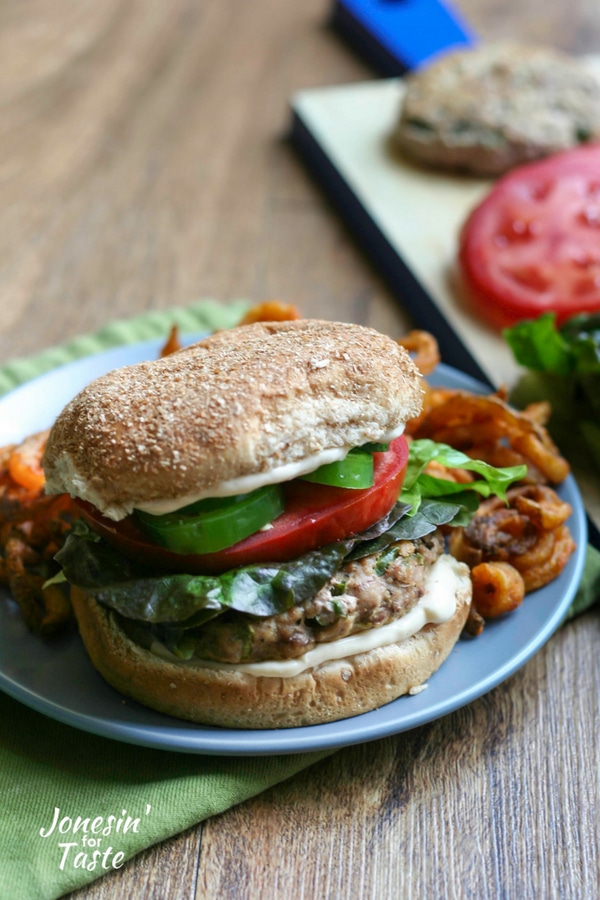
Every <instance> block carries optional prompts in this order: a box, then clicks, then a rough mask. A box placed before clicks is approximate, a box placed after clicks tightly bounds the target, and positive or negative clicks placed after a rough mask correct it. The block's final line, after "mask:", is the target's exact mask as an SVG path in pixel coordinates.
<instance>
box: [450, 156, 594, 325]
mask: <svg viewBox="0 0 600 900" xmlns="http://www.w3.org/2000/svg"><path fill="white" fill-rule="evenodd" d="M459 262H460V268H461V272H462V276H463V281H464V285H465V288H466V294H467V299H468V300H469V301H470V302H471V304H472V305H473V306H474V307H475V308H476V310H477V311H478V312H479V314H480V315H481V316H482V317H483V318H485V319H487V320H488V321H489V322H491V324H492V325H494V326H495V327H500V328H502V327H504V326H506V325H512V324H514V323H515V322H518V321H520V320H522V319H532V318H537V316H539V315H541V313H544V312H549V311H552V312H555V313H556V314H557V320H558V322H559V323H560V322H563V321H564V320H565V319H567V318H569V317H570V316H572V315H574V314H575V313H579V312H595V311H597V310H600V144H590V145H586V146H584V147H579V148H577V149H575V150H568V151H566V152H564V153H559V154H557V155H556V156H551V157H548V158H547V159H545V160H543V161H541V162H536V163H531V164H528V165H525V166H521V167H519V168H517V169H515V170H514V171H512V172H511V173H509V174H508V175H506V176H505V177H504V178H501V179H500V181H498V182H497V184H496V185H495V187H494V188H493V189H492V190H491V192H490V193H489V194H488V195H487V197H486V198H485V200H484V201H483V202H482V203H481V204H480V205H479V206H478V207H477V208H476V209H475V210H474V211H473V212H472V213H471V215H470V216H469V218H468V219H467V221H466V223H465V225H464V227H463V229H462V234H461V238H460V252H459Z"/></svg>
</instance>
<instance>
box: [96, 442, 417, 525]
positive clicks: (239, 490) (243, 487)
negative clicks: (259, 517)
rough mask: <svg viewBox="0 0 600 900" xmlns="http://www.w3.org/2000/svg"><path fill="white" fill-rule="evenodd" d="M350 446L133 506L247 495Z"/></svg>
mask: <svg viewBox="0 0 600 900" xmlns="http://www.w3.org/2000/svg"><path fill="white" fill-rule="evenodd" d="M403 431H404V425H400V426H399V427H398V428H394V429H392V430H390V431H387V432H386V433H385V434H384V435H383V437H382V438H381V439H380V441H379V443H382V444H387V443H389V442H390V441H393V440H394V439H395V438H397V437H400V435H401V434H402V433H403ZM352 449H353V448H352V447H335V448H334V449H332V450H322V451H321V452H320V453H314V454H313V455H312V456H306V457H305V458H304V459H300V460H298V462H293V463H286V464H285V465H283V466H278V467H277V468H276V469H271V471H270V472H257V473H256V474H254V475H243V476H242V477H241V478H231V479H229V480H228V481H222V482H221V484H219V485H215V486H214V487H211V488H210V489H209V490H207V491H202V492H200V493H198V494H188V495H187V497H177V498H176V499H175V500H150V501H148V502H147V503H137V504H136V506H135V509H141V510H142V511H143V512H147V513H150V514H151V515H153V516H162V515H165V514H166V513H170V512H175V511H176V510H178V509H181V508H182V507H184V506H189V505H190V504H192V503H197V502H198V500H204V499H205V498H207V497H233V496H235V494H249V493H250V491H255V490H257V488H260V487H264V486H265V485H266V484H281V483H282V482H283V481H291V480H292V478H299V477H300V475H308V473H309V472H314V471H315V469H318V468H319V467H320V466H324V465H326V464H327V463H332V462H337V461H338V460H340V459H345V458H346V456H348V453H349V452H350V450H352ZM111 513H112V510H106V511H105V513H104V515H105V516H108V517H109V518H113V516H112V515H111Z"/></svg>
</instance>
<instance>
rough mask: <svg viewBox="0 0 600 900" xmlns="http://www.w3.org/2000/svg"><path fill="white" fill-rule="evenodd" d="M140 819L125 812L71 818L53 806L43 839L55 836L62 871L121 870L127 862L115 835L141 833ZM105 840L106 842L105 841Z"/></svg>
mask: <svg viewBox="0 0 600 900" xmlns="http://www.w3.org/2000/svg"><path fill="white" fill-rule="evenodd" d="M151 809H152V807H151V806H150V804H149V803H147V804H146V809H145V812H144V813H143V815H146V816H147V815H149V814H150V810H151ZM140 821H141V817H140V816H137V817H136V818H133V817H132V816H131V815H130V814H129V813H128V812H127V810H126V809H124V810H122V812H121V815H120V816H106V817H104V816H96V817H95V818H94V819H92V817H91V816H90V817H88V818H85V819H84V818H82V816H77V817H76V818H74V819H73V818H71V817H70V816H64V815H62V814H61V809H60V807H58V806H55V807H54V816H53V819H52V822H51V823H50V824H49V825H48V826H47V827H42V828H40V832H39V834H40V837H41V838H50V837H52V836H54V838H55V839H57V846H58V850H59V863H58V867H59V869H61V870H62V871H64V869H67V868H73V869H87V871H88V872H93V871H95V870H96V869H104V870H105V871H107V870H109V869H120V868H121V866H122V865H123V863H124V861H125V854H124V853H123V851H122V850H117V849H116V848H115V847H113V843H116V840H115V836H116V835H122V834H127V833H128V832H130V831H134V832H136V833H137V832H139V829H140ZM105 838H106V839H107V840H105Z"/></svg>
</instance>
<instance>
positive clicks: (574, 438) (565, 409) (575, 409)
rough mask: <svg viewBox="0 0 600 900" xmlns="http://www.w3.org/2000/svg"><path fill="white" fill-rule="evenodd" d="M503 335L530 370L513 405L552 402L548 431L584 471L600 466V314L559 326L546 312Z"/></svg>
mask: <svg viewBox="0 0 600 900" xmlns="http://www.w3.org/2000/svg"><path fill="white" fill-rule="evenodd" d="M503 333H504V337H505V338H506V341H507V343H508V345H509V347H510V348H511V350H512V352H513V355H514V357H515V359H516V360H517V362H518V363H520V365H522V366H524V367H525V368H527V369H528V370H529V371H528V372H526V373H525V375H524V376H523V377H522V378H521V379H520V380H519V382H518V384H517V385H516V386H515V388H514V389H513V391H512V392H511V402H513V403H514V404H515V405H516V406H519V407H523V406H527V404H528V403H534V402H537V401H539V400H548V401H549V402H550V403H551V406H552V415H551V418H550V422H549V424H548V428H549V431H550V434H551V435H552V437H553V438H554V440H555V441H556V443H557V444H558V446H559V447H560V449H561V450H562V452H563V453H564V455H565V456H567V457H568V458H569V459H570V460H571V462H573V463H574V464H575V465H577V466H579V467H585V468H589V467H591V466H596V467H598V466H600V442H599V440H598V431H597V428H598V426H597V424H596V423H597V421H598V418H599V417H600V314H598V313H596V314H593V315H585V314H581V315H577V316H573V317H572V318H571V319H569V320H568V321H567V322H565V323H564V324H563V325H561V326H560V327H558V326H557V325H556V316H555V315H554V314H553V313H545V314H544V315H543V316H540V317H539V318H538V319H534V320H532V321H525V322H519V323H518V324H517V325H515V326H513V327H512V328H508V329H505V331H504V332H503ZM578 438H579V440H578Z"/></svg>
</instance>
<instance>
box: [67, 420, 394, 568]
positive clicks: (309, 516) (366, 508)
mask: <svg viewBox="0 0 600 900" xmlns="http://www.w3.org/2000/svg"><path fill="white" fill-rule="evenodd" d="M407 461H408V444H407V443H406V438H404V437H399V438H396V440H395V441H392V443H391V444H390V447H389V450H387V451H386V452H385V453H375V454H374V476H375V483H374V485H373V487H370V488H366V489H365V490H364V491H356V490H349V489H347V488H337V487H326V486H324V485H321V484H311V483H309V482H307V481H291V482H289V483H288V484H286V485H285V486H284V487H285V497H286V508H285V512H284V513H283V514H282V515H281V516H279V517H278V518H277V519H275V521H274V522H273V527H272V528H269V529H268V530H267V531H258V532H256V534H252V535H250V537H248V538H245V539H244V540H243V541H240V542H239V543H238V544H234V546H233V547H228V548H227V549H226V550H220V551H219V552H217V553H206V554H180V553H173V551H171V550H167V549H165V548H164V547H160V546H158V545H157V544H153V543H151V542H150V541H149V540H148V539H147V538H146V536H145V535H144V534H143V532H142V531H141V530H140V529H139V528H138V526H137V524H136V522H135V519H134V518H133V517H132V516H129V517H128V518H126V519H123V520H122V521H121V522H112V521H111V520H110V519H106V518H105V517H104V516H103V515H102V514H101V513H99V512H98V510H96V509H95V508H94V507H93V506H91V505H90V504H89V503H85V502H84V501H83V500H76V503H77V504H78V506H79V507H80V508H81V510H82V512H83V515H84V518H86V519H87V521H88V522H89V524H90V525H91V526H92V528H94V530H95V531H97V532H98V534H100V535H101V536H102V537H103V538H105V539H106V540H107V541H109V543H111V544H113V546H115V547H116V548H117V549H118V550H120V551H121V552H122V553H123V554H124V555H125V556H129V557H130V558H131V559H135V560H137V561H138V562H142V563H146V564H147V565H149V566H152V567H153V568H161V569H165V570H169V571H179V572H186V573H187V574H196V573H213V572H225V571H227V570H228V569H235V568H237V567H238V566H244V565H249V564H251V563H257V562H283V561H285V560H288V559H294V558H295V557H297V556H301V555H302V554H303V553H308V552H309V551H310V550H316V549H317V548H318V547H322V546H324V545H325V544H331V543H333V542H334V541H339V540H341V539H342V538H345V537H349V536H350V535H353V534H359V533H360V532H361V531H364V530H365V529H366V528H368V527H369V526H370V525H372V524H373V523H374V522H377V521H378V520H379V519H381V518H383V516H385V515H386V513H388V512H389V511H390V509H391V508H392V506H393V505H394V503H395V502H396V500H397V499H398V495H399V493H400V489H401V487H402V481H403V480H404V473H405V471H406V463H407Z"/></svg>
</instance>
